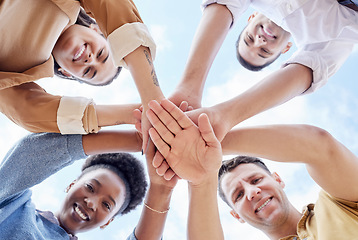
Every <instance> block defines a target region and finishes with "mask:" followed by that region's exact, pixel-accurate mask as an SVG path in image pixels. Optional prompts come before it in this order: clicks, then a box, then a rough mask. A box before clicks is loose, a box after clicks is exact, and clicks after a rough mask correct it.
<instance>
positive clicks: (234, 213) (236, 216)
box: [230, 210, 245, 223]
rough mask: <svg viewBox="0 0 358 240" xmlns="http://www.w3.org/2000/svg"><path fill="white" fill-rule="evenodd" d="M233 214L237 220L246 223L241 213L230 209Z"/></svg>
mask: <svg viewBox="0 0 358 240" xmlns="http://www.w3.org/2000/svg"><path fill="white" fill-rule="evenodd" d="M230 214H231V216H233V217H234V218H236V219H237V220H239V222H240V223H245V220H243V219H242V218H241V217H240V216H239V214H237V213H236V212H235V211H234V210H231V211H230Z"/></svg>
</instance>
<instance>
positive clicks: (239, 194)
mask: <svg viewBox="0 0 358 240" xmlns="http://www.w3.org/2000/svg"><path fill="white" fill-rule="evenodd" d="M243 195H244V192H243V191H240V192H239V193H238V194H237V196H236V198H235V202H237V201H238V200H240V199H241V198H242V196H243Z"/></svg>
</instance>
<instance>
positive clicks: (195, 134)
mask: <svg viewBox="0 0 358 240" xmlns="http://www.w3.org/2000/svg"><path fill="white" fill-rule="evenodd" d="M149 108H150V109H149V110H148V111H147V113H146V114H147V117H148V119H149V121H150V122H151V124H152V126H153V128H151V129H150V130H149V134H150V137H151V139H152V141H153V142H154V144H155V146H156V147H157V149H158V151H159V152H160V153H161V156H160V155H157V156H156V157H154V159H153V166H154V167H156V168H157V172H158V173H159V174H161V175H162V174H164V176H165V178H166V179H169V177H170V176H171V175H172V174H173V173H172V172H171V171H174V172H175V174H177V175H178V176H179V177H180V178H183V179H186V180H188V181H189V182H191V183H192V184H200V183H201V182H202V181H204V180H205V179H206V177H207V176H208V174H210V173H216V172H217V171H218V169H219V168H220V166H221V158H222V155H221V146H220V142H219V141H218V139H217V138H216V136H215V134H214V131H213V129H212V127H211V125H210V122H209V119H208V116H207V115H206V114H201V115H200V116H199V118H198V126H196V125H195V124H194V123H193V122H192V121H191V120H190V119H189V118H188V117H187V116H186V115H185V113H184V112H183V111H181V110H180V109H179V108H178V107H176V106H175V105H174V104H173V103H171V102H170V101H169V100H162V101H161V104H159V103H158V102H157V101H151V102H149ZM164 159H165V161H164Z"/></svg>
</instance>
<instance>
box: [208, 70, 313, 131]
mask: <svg viewBox="0 0 358 240" xmlns="http://www.w3.org/2000/svg"><path fill="white" fill-rule="evenodd" d="M311 83H312V70H311V69H309V68H307V67H304V66H302V65H299V64H291V65H289V66H287V67H285V68H283V69H280V70H278V71H276V72H274V73H272V74H271V75H269V76H268V77H266V78H264V79H263V80H262V81H260V82H259V83H258V84H256V85H255V86H253V87H252V88H250V89H248V90H247V91H245V92H244V93H242V94H240V95H238V96H237V97H235V98H233V99H231V100H229V101H226V102H223V103H220V104H218V105H215V106H214V107H213V108H214V109H216V110H217V111H218V112H219V114H218V115H220V116H221V119H226V124H227V125H228V128H229V129H231V128H233V127H234V126H235V125H237V124H238V123H240V122H242V121H244V120H246V119H248V118H250V117H252V116H254V115H256V114H258V113H261V112H263V111H265V110H268V109H270V108H272V107H275V106H278V105H281V104H283V103H285V102H286V101H288V100H290V99H292V98H294V97H296V96H298V95H300V94H302V93H303V92H304V91H305V90H306V89H307V88H309V86H310V85H311Z"/></svg>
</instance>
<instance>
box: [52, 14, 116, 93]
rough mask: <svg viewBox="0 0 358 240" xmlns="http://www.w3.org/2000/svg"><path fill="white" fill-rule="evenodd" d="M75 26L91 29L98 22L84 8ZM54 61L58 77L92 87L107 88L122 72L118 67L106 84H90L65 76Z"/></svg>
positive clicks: (55, 72)
mask: <svg viewBox="0 0 358 240" xmlns="http://www.w3.org/2000/svg"><path fill="white" fill-rule="evenodd" d="M75 24H78V25H81V26H85V27H90V26H91V24H96V25H97V23H96V21H95V20H94V19H93V18H91V17H90V16H88V15H87V14H86V12H85V10H84V9H83V8H81V10H80V12H79V14H78V17H77V20H76V22H75ZM53 61H54V66H53V69H54V74H55V75H56V76H57V77H60V78H64V79H67V80H73V81H77V82H80V83H86V84H88V85H92V86H106V85H109V84H111V83H112V82H113V81H114V79H116V78H117V77H118V75H119V73H120V72H121V70H122V67H117V72H116V73H115V74H114V76H113V77H112V78H111V79H109V80H108V81H107V82H104V83H101V84H93V83H90V82H85V81H82V80H81V79H79V78H76V77H73V76H71V77H68V76H66V75H64V74H63V73H62V72H61V71H59V69H60V68H61V66H60V65H59V64H58V63H57V61H56V59H55V58H53Z"/></svg>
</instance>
